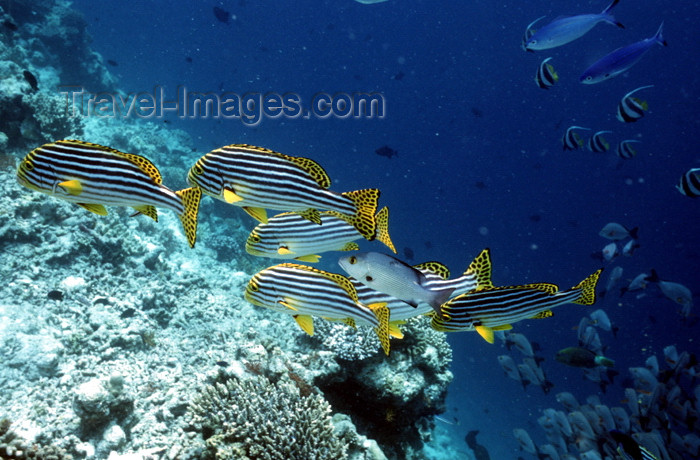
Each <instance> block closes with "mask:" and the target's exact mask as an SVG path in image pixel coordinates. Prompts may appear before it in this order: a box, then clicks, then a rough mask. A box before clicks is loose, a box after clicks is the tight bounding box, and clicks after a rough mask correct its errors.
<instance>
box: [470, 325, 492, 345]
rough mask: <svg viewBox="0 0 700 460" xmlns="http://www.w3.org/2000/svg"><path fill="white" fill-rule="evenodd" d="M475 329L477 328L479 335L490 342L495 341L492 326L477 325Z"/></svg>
mask: <svg viewBox="0 0 700 460" xmlns="http://www.w3.org/2000/svg"><path fill="white" fill-rule="evenodd" d="M474 329H476V332H478V333H479V335H480V336H481V337H482V338H483V339H484V340H486V341H487V342H488V343H493V342H494V337H493V329H491V328H490V327H486V326H476V327H475V328H474Z"/></svg>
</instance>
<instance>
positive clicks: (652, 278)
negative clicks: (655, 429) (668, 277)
mask: <svg viewBox="0 0 700 460" xmlns="http://www.w3.org/2000/svg"><path fill="white" fill-rule="evenodd" d="M644 281H648V282H650V283H658V282H659V281H661V278H659V274H658V273H656V269H654V268H652V269H651V275H650V276H647V277H646V278H644Z"/></svg>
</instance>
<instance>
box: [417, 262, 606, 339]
mask: <svg viewBox="0 0 700 460" xmlns="http://www.w3.org/2000/svg"><path fill="white" fill-rule="evenodd" d="M602 271H603V269H602V268H601V269H599V270H597V271H595V272H594V273H592V274H591V275H590V276H589V277H588V278H586V279H585V280H583V281H581V282H580V283H579V284H577V285H576V286H574V287H572V288H571V289H568V290H566V291H560V290H559V288H558V287H557V285H556V284H549V283H533V284H524V285H520V286H499V287H494V286H493V284H492V283H491V280H490V278H489V279H484V280H481V279H479V280H477V288H476V289H475V290H474V291H471V292H467V293H466V294H462V295H459V296H457V297H454V298H452V299H451V300H449V301H448V302H446V303H444V304H443V305H442V316H440V315H435V316H433V320H432V322H431V325H432V326H433V328H434V329H436V330H438V331H443V332H458V331H472V330H476V332H478V333H479V335H481V337H483V338H484V340H486V341H487V342H489V343H493V342H494V334H493V331H503V330H508V329H511V328H512V326H511V325H512V324H513V323H516V322H518V321H521V320H524V319H537V318H547V317H550V316H552V308H554V307H558V306H559V305H563V304H567V303H574V304H579V305H593V303H594V302H595V288H596V285H597V284H598V279H599V278H600V274H601V272H602Z"/></svg>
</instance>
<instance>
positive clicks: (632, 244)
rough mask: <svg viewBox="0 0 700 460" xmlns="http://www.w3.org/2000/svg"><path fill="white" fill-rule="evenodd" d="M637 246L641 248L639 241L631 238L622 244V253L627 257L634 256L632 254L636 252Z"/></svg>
mask: <svg viewBox="0 0 700 460" xmlns="http://www.w3.org/2000/svg"><path fill="white" fill-rule="evenodd" d="M637 248H639V243H638V242H637V240H635V239H631V240H629V241H628V242H627V243H625V245H624V246H622V255H623V256H625V257H632V254H634V251H636V250H637Z"/></svg>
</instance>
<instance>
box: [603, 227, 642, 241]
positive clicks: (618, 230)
mask: <svg viewBox="0 0 700 460" xmlns="http://www.w3.org/2000/svg"><path fill="white" fill-rule="evenodd" d="M638 232H639V227H634V228H633V229H631V230H629V229H627V227H625V226H624V225H621V224H618V223H617V222H610V223H607V224H605V226H603V228H602V229H601V230H600V232H598V235H600V236H602V237H603V238H607V239H608V240H613V241H619V240H624V239H625V238H632V239H634V240H636V239H637V233H638Z"/></svg>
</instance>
